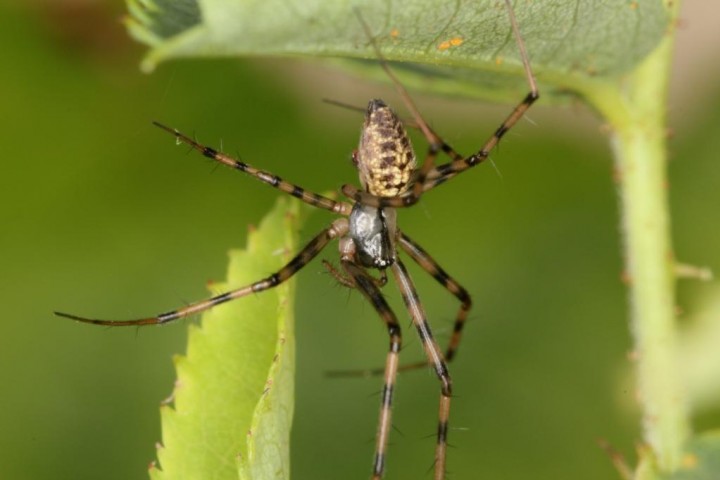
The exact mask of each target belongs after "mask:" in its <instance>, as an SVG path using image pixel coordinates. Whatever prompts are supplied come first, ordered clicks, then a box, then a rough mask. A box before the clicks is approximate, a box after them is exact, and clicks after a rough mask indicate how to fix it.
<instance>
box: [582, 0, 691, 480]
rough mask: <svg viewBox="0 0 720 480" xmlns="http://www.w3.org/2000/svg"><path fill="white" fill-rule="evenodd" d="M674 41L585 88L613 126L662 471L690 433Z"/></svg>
mask: <svg viewBox="0 0 720 480" xmlns="http://www.w3.org/2000/svg"><path fill="white" fill-rule="evenodd" d="M674 3H675V4H674V5H670V4H668V7H667V8H668V12H669V14H670V15H671V18H673V19H675V18H677V11H678V5H677V3H678V2H674ZM673 21H674V20H673ZM671 28H672V27H671ZM672 45H673V35H672V32H671V31H670V32H668V33H667V34H666V38H665V39H664V40H663V41H662V42H661V43H660V45H659V46H658V48H657V49H656V50H655V51H654V52H653V53H652V54H650V55H649V56H648V58H647V59H646V60H645V61H644V62H643V63H642V64H641V65H640V66H639V67H638V68H636V69H635V70H634V71H633V72H632V73H631V74H630V75H628V76H627V77H623V78H621V79H619V80H617V81H616V82H614V83H607V84H605V86H604V88H603V87H601V88H597V85H595V86H593V88H589V89H588V92H587V93H588V98H589V99H590V100H591V102H593V103H594V104H595V106H596V107H597V108H598V109H599V110H600V111H601V112H602V113H603V114H604V115H605V117H606V118H607V119H608V120H609V122H610V125H611V127H612V134H611V137H612V146H613V150H614V153H615V162H616V170H617V177H618V186H619V194H620V204H621V209H622V225H621V228H622V232H623V237H624V238H623V239H624V249H625V265H626V273H627V278H628V283H629V288H630V305H631V330H632V334H633V341H634V355H633V358H634V359H635V361H636V367H637V377H638V397H639V402H640V404H641V407H642V423H643V439H644V441H645V442H646V443H647V444H648V445H649V446H650V449H651V451H652V453H653V456H654V462H655V464H656V465H657V467H658V468H659V470H660V471H661V472H672V471H674V470H676V469H677V468H678V467H679V465H680V461H681V458H682V451H683V446H684V444H685V441H686V440H687V438H688V435H689V433H690V426H689V420H688V407H687V401H686V399H685V397H684V391H683V388H682V382H681V379H680V372H679V367H678V362H677V350H676V343H677V339H676V336H677V335H676V333H677V332H676V322H675V314H674V307H675V259H674V255H673V250H672V240H671V232H670V213H669V205H668V182H667V176H666V172H667V150H666V139H667V128H666V123H665V122H666V99H667V87H668V77H669V72H670V60H671V57H672V55H671V54H672Z"/></svg>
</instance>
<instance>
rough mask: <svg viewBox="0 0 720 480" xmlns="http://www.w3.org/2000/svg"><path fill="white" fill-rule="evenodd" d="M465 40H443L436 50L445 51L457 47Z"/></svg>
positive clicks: (457, 38) (460, 38)
mask: <svg viewBox="0 0 720 480" xmlns="http://www.w3.org/2000/svg"><path fill="white" fill-rule="evenodd" d="M464 41H465V40H463V38H462V37H454V38H451V39H450V40H445V41H444V42H441V43H440V45H438V50H447V49H448V48H451V47H459V46H460V45H462V44H463V42H464Z"/></svg>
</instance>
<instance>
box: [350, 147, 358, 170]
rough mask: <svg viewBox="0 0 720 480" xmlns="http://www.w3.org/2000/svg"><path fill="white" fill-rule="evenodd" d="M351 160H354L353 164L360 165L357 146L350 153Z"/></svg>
mask: <svg viewBox="0 0 720 480" xmlns="http://www.w3.org/2000/svg"><path fill="white" fill-rule="evenodd" d="M350 161H352V163H353V165H355V168H357V166H358V151H357V148H356V149H355V150H353V151H352V154H351V155H350Z"/></svg>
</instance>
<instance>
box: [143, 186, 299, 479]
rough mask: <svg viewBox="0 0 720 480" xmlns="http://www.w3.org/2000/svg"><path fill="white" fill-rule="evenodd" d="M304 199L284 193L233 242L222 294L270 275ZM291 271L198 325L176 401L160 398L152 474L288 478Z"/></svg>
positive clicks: (182, 361) (286, 252)
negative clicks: (240, 245) (242, 242)
mask: <svg viewBox="0 0 720 480" xmlns="http://www.w3.org/2000/svg"><path fill="white" fill-rule="evenodd" d="M298 213H299V204H298V202H296V201H294V200H293V201H286V200H285V199H280V200H279V201H278V202H277V204H276V206H275V208H274V209H273V210H272V211H271V212H270V213H269V214H268V215H267V216H266V217H265V218H264V219H263V220H262V222H261V224H260V227H259V228H258V229H257V230H255V231H253V230H251V231H250V234H249V237H248V246H247V248H246V249H244V250H233V251H231V252H230V266H229V271H228V279H227V282H225V283H218V284H213V285H211V290H212V292H213V293H214V294H217V293H219V292H224V291H227V290H230V289H232V288H238V287H241V286H243V285H247V284H249V283H252V282H254V281H257V280H259V279H261V278H264V277H266V276H267V275H268V274H269V273H270V272H273V271H276V270H278V269H279V268H280V267H281V266H282V265H283V264H285V263H286V262H287V261H288V260H289V259H290V256H291V255H292V254H293V252H294V251H295V250H296V243H297V238H296V237H297V234H296V232H297V228H298V226H297V220H298ZM292 283H293V282H292V281H289V282H285V283H283V284H281V285H280V286H278V287H276V288H274V289H271V290H269V291H265V292H262V293H259V294H257V295H251V296H248V297H244V298H241V299H238V300H235V301H231V302H229V303H227V304H224V305H220V306H218V307H215V308H213V309H212V310H209V311H207V312H205V313H204V314H203V315H202V320H201V323H200V325H195V324H193V325H190V327H189V330H190V333H189V338H188V347H187V354H186V355H184V356H177V357H176V358H175V367H176V370H177V381H176V384H175V389H174V392H173V406H170V405H163V406H162V407H161V417H162V430H163V433H162V437H163V439H162V445H161V446H159V447H158V459H159V463H160V465H159V468H158V467H154V466H153V467H152V468H151V470H150V477H151V478H152V479H154V480H161V479H162V480H170V479H172V480H181V479H186V480H191V479H193V480H196V479H200V478H201V479H208V480H221V479H222V480H224V479H238V478H239V479H241V480H252V479H255V480H274V479H277V480H280V479H288V478H289V434H290V427H291V421H292V414H293V395H294V383H293V374H294V348H295V346H294V336H293V301H292V298H293V296H292V290H293V285H292Z"/></svg>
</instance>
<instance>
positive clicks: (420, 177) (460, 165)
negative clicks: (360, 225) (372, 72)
mask: <svg viewBox="0 0 720 480" xmlns="http://www.w3.org/2000/svg"><path fill="white" fill-rule="evenodd" d="M505 4H506V6H507V10H508V15H509V17H510V24H511V27H512V31H513V34H514V35H515V39H516V41H517V45H518V49H519V50H520V57H521V58H522V63H523V68H524V70H525V76H526V77H527V81H528V85H529V86H530V92H529V93H528V94H527V95H526V96H525V98H524V99H523V100H522V101H521V102H520V103H519V104H518V105H517V106H516V107H515V108H514V109H513V111H512V112H511V113H510V115H508V117H507V118H506V119H505V121H504V122H503V123H502V124H501V125H500V126H499V127H498V128H497V129H496V130H495V132H494V133H493V134H492V136H491V137H490V138H489V139H488V140H487V141H486V142H485V144H484V145H483V146H482V148H480V150H478V151H477V152H476V153H474V154H472V155H470V156H469V157H467V158H464V157H463V156H461V155H460V154H458V153H457V152H456V151H455V150H454V149H453V148H452V147H451V146H450V145H448V144H447V143H446V142H445V141H444V140H443V139H442V138H441V137H440V136H439V135H437V134H436V133H435V132H434V131H433V130H432V129H431V128H430V127H429V126H428V125H427V123H426V122H425V120H423V118H422V116H421V115H420V112H419V111H418V109H417V108H416V107H415V104H414V103H413V101H412V99H411V98H410V95H408V93H407V91H405V88H404V87H403V86H402V85H401V84H400V82H399V80H398V79H397V78H396V77H395V75H394V74H393V73H392V71H391V70H390V67H389V66H388V65H387V62H386V61H385V59H384V58H383V57H382V56H381V55H380V50H379V48H378V47H377V45H376V44H375V43H374V42H373V46H374V48H375V51H376V54H377V55H378V57H379V58H380V65H381V66H382V68H383V69H384V70H385V72H386V73H387V75H388V76H389V77H390V79H391V80H392V82H393V83H394V84H395V86H396V88H397V90H398V91H399V92H400V95H401V96H402V98H403V100H404V101H405V104H406V106H407V107H408V109H409V110H410V111H411V112H412V115H413V118H414V119H415V122H416V123H417V124H418V127H419V128H420V129H421V130H422V131H423V134H424V135H425V138H426V139H427V141H428V144H429V146H428V153H427V155H426V157H425V161H424V162H423V165H422V167H421V168H420V169H419V170H417V172H416V177H415V183H414V185H413V187H412V189H410V191H409V192H407V193H406V194H405V195H402V196H399V197H377V196H375V195H372V194H370V193H368V192H364V191H362V190H360V189H358V188H357V187H355V186H353V185H343V187H342V192H343V195H345V196H346V197H348V198H352V199H353V200H355V201H356V202H360V203H362V204H364V205H369V206H373V207H377V208H385V207H393V208H402V207H409V206H410V205H414V204H415V203H417V201H418V200H420V197H421V196H422V194H423V193H424V192H426V191H428V190H431V189H433V188H435V187H437V186H438V185H440V184H441V183H443V182H445V181H447V180H449V179H451V178H453V177H454V176H456V175H457V174H459V173H461V172H463V171H465V170H467V169H469V168H471V167H474V166H476V165H479V164H481V163H483V162H484V161H485V160H487V159H488V157H489V156H490V153H491V152H492V150H493V149H494V148H495V147H496V146H497V144H498V143H500V139H501V138H502V137H503V135H505V134H506V133H507V131H508V130H510V129H511V128H512V127H513V126H514V125H515V124H516V123H517V122H518V121H519V120H520V119H521V118H522V116H523V115H524V114H525V112H526V111H527V110H528V109H529V108H530V106H531V105H532V104H533V103H535V101H536V100H537V99H538V98H540V92H539V90H538V87H537V82H536V81H535V75H534V74H533V72H532V68H531V67H530V61H529V60H528V55H527V50H526V49H525V43H524V42H523V39H522V36H521V35H520V29H519V28H518V25H517V20H516V19H515V13H514V11H513V9H512V5H511V3H510V0H505ZM363 26H364V28H365V29H366V32H368V34H369V30H368V28H367V26H366V25H365V24H364V23H363ZM440 151H442V152H444V153H445V154H447V155H448V156H449V157H450V158H451V159H452V161H451V162H449V163H446V164H443V165H438V166H435V165H434V164H435V158H436V157H437V155H438V153H439V152H440Z"/></svg>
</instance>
